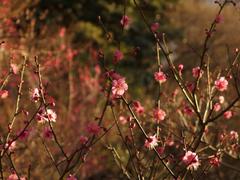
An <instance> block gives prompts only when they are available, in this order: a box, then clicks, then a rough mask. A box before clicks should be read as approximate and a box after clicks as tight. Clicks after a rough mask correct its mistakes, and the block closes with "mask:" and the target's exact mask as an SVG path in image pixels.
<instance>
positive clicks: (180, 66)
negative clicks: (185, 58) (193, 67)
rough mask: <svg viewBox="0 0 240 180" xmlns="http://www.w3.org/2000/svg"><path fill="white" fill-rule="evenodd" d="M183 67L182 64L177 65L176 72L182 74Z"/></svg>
mask: <svg viewBox="0 0 240 180" xmlns="http://www.w3.org/2000/svg"><path fill="white" fill-rule="evenodd" d="M183 68H184V66H183V64H179V65H178V73H179V75H180V76H182V71H183Z"/></svg>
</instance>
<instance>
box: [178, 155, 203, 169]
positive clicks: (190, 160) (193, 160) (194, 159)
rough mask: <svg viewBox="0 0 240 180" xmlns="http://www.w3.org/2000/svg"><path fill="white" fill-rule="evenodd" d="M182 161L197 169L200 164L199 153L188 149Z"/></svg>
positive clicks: (188, 166) (189, 167) (188, 167)
mask: <svg viewBox="0 0 240 180" xmlns="http://www.w3.org/2000/svg"><path fill="white" fill-rule="evenodd" d="M182 161H183V162H184V163H185V164H186V165H187V169H192V170H196V169H197V168H198V166H199V165H200V163H199V160H198V155H197V154H196V153H194V152H192V151H187V152H186V153H185V155H184V157H183V158H182Z"/></svg>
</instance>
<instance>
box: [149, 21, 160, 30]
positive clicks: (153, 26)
mask: <svg viewBox="0 0 240 180" xmlns="http://www.w3.org/2000/svg"><path fill="white" fill-rule="evenodd" d="M158 28H159V23H157V22H155V23H152V25H151V30H152V31H153V32H156V31H157V30H158Z"/></svg>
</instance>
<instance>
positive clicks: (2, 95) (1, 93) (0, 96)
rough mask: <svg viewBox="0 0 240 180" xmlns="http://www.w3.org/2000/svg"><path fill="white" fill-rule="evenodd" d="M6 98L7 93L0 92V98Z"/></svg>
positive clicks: (4, 91)
mask: <svg viewBox="0 0 240 180" xmlns="http://www.w3.org/2000/svg"><path fill="white" fill-rule="evenodd" d="M7 97H8V91H7V90H0V98H1V99H6V98H7Z"/></svg>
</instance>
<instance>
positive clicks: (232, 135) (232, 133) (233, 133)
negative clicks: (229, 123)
mask: <svg viewBox="0 0 240 180" xmlns="http://www.w3.org/2000/svg"><path fill="white" fill-rule="evenodd" d="M229 135H230V140H232V141H238V133H237V132H236V131H230V134H229Z"/></svg>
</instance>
